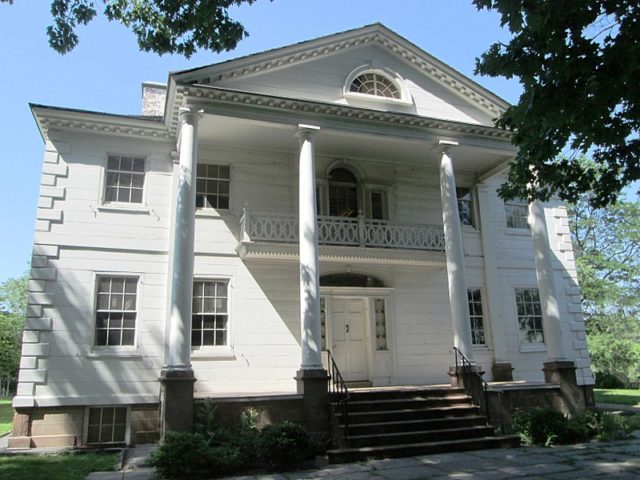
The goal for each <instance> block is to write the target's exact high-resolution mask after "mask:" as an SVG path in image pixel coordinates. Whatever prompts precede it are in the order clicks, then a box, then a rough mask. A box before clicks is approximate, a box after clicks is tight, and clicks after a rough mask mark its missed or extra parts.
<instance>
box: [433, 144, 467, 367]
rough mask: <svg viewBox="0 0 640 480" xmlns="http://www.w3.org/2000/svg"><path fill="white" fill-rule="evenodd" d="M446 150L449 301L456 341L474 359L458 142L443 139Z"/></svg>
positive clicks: (442, 175)
mask: <svg viewBox="0 0 640 480" xmlns="http://www.w3.org/2000/svg"><path fill="white" fill-rule="evenodd" d="M440 144H441V145H443V147H444V149H443V151H442V158H441V160H440V196H441V198H442V223H443V225H444V241H445V252H446V255H447V276H448V280H449V303H450V305H451V323H452V324H453V344H454V346H455V347H456V348H457V349H458V350H460V352H462V354H463V355H464V356H465V357H467V359H469V361H470V362H474V357H473V348H472V346H471V324H470V320H469V304H468V300H467V282H466V276H465V271H464V246H463V240H462V228H461V227H460V216H459V214H458V198H457V196H456V180H455V177H454V175H453V161H452V159H451V154H450V147H451V146H452V145H457V143H448V142H447V143H445V142H442V141H441V142H440Z"/></svg>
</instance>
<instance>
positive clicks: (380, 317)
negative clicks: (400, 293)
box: [373, 298, 387, 350]
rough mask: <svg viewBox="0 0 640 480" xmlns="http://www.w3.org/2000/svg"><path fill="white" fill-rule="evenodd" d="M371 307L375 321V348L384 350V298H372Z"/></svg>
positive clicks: (385, 321)
mask: <svg viewBox="0 0 640 480" xmlns="http://www.w3.org/2000/svg"><path fill="white" fill-rule="evenodd" d="M373 307H374V314H375V321H376V350H386V349H387V314H386V307H385V300H384V298H374V299H373Z"/></svg>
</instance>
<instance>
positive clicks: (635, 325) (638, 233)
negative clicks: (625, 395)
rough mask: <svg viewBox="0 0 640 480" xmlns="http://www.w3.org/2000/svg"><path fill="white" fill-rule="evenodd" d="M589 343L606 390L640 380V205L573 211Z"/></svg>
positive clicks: (586, 205) (583, 202) (582, 203)
mask: <svg viewBox="0 0 640 480" xmlns="http://www.w3.org/2000/svg"><path fill="white" fill-rule="evenodd" d="M570 225H571V233H572V239H573V243H574V248H575V253H576V264H577V267H578V279H579V282H580V287H581V290H582V296H583V301H582V304H583V311H584V312H585V316H586V321H587V334H588V337H587V341H588V345H589V352H590V355H591V362H592V368H593V370H594V372H595V373H596V382H597V385H598V386H601V387H622V386H626V385H635V384H637V383H638V382H639V381H640V204H638V203H635V202H618V203H615V204H612V205H610V206H608V207H607V208H602V209H596V208H593V207H592V206H591V204H590V202H589V198H588V197H582V198H580V200H579V201H578V202H576V203H575V204H573V205H572V206H571V209H570Z"/></svg>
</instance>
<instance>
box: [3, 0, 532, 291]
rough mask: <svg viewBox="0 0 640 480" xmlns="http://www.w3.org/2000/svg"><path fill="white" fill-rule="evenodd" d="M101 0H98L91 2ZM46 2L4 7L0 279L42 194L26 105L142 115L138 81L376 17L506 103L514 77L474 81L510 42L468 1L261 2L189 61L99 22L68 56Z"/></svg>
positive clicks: (26, 235) (20, 248)
mask: <svg viewBox="0 0 640 480" xmlns="http://www.w3.org/2000/svg"><path fill="white" fill-rule="evenodd" d="M97 3H101V2H99V1H98V2H97ZM49 5H50V1H49V0H36V1H34V0H16V1H15V4H14V5H8V4H5V3H0V110H1V112H2V114H1V115H0V145H1V146H2V149H1V150H0V161H1V162H2V165H3V166H4V174H3V175H0V225H4V231H3V232H2V234H1V235H0V252H2V253H1V256H0V259H1V261H0V282H2V281H4V280H6V279H7V278H9V277H15V276H19V275H20V274H22V272H24V271H25V269H26V268H27V262H28V260H29V257H30V254H31V246H32V241H33V227H34V223H35V212H36V204H37V198H38V190H39V179H40V169H41V163H42V156H43V146H44V144H43V141H42V138H41V137H40V134H39V132H38V130H37V128H36V124H35V122H34V120H33V117H32V115H31V112H30V111H29V107H28V103H29V102H32V103H41V104H45V105H55V106H63V107H71V108H82V109H88V110H97V111H104V112H112V113H123V114H137V113H140V109H141V105H140V103H141V102H140V96H141V90H140V85H141V83H142V82H143V81H146V80H152V81H160V82H164V81H166V79H167V74H168V72H170V71H173V70H181V69H186V68H193V67H196V66H199V65H206V64H210V63H216V62H218V61H223V60H228V59H230V58H234V57H237V56H242V55H247V54H250V53H255V52H259V51H262V50H267V49H270V48H275V47H280V46H285V45H288V44H290V43H295V42H300V41H303V40H308V39H312V38H315V37H319V36H322V35H328V34H331V33H335V32H340V31H344V30H349V29H352V28H357V27H361V26H363V25H367V24H370V23H374V22H381V23H383V24H384V25H386V26H387V27H389V28H391V29H392V30H394V31H395V32H397V33H398V34H400V35H402V36H403V37H405V38H406V39H408V40H409V41H411V42H413V43H415V44H416V45H418V46H419V47H421V48H422V49H424V50H426V51H427V52H429V53H430V54H432V55H434V56H435V57H437V58H439V59H440V60H442V61H444V62H446V63H448V64H449V65H451V66H452V67H453V68H455V69H457V70H458V71H460V72H462V73H463V74H465V75H468V76H470V77H472V78H474V79H475V80H476V81H478V82H479V83H480V84H482V85H483V86H484V87H486V88H488V89H489V90H492V91H493V92H494V93H496V94H498V95H500V96H501V97H502V98H504V99H505V100H507V101H509V102H515V101H516V100H517V98H518V95H519V93H520V88H519V85H518V83H517V81H515V80H511V81H506V80H504V79H491V78H476V77H474V75H473V68H474V63H475V58H476V57H478V56H479V55H480V54H481V53H482V52H483V51H485V50H486V49H487V48H488V46H489V45H490V44H491V43H493V42H495V41H499V40H501V41H506V40H507V39H508V38H509V36H508V32H506V31H504V30H503V29H501V28H500V23H499V17H498V16H497V15H496V14H494V13H488V12H486V11H485V12H478V11H477V10H476V9H475V8H474V6H473V5H472V4H471V0H447V1H443V0H401V1H396V2H389V1H388V0H386V1H382V0H275V1H274V2H270V1H267V0H258V2H257V3H256V4H255V5H253V6H249V7H242V8H240V9H236V10H234V18H237V19H238V20H240V21H242V23H243V24H244V25H245V27H246V28H247V29H248V30H249V33H250V36H249V38H247V39H245V40H244V41H242V42H241V43H240V45H239V46H238V48H237V49H236V50H234V51H233V52H228V53H222V54H215V53H211V52H199V53H198V54H196V55H194V56H193V57H192V58H191V59H189V60H187V59H185V58H183V57H179V56H162V57H160V56H158V55H156V54H153V53H142V52H139V51H138V47H137V44H136V42H135V38H134V37H133V34H131V33H130V32H129V31H128V30H127V29H126V28H124V27H122V26H120V25H119V24H116V23H113V22H108V21H107V20H106V19H104V18H103V17H100V18H98V19H97V20H95V21H93V22H92V23H91V24H89V25H88V26H86V27H82V28H80V29H78V33H79V35H80V44H79V45H78V47H76V49H75V50H74V51H73V52H71V53H70V54H67V55H65V56H61V55H59V54H57V53H55V52H54V51H53V50H51V48H49V45H48V43H47V37H46V33H45V29H46V26H47V25H48V24H49V23H50V14H49Z"/></svg>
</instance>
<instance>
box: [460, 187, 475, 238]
mask: <svg viewBox="0 0 640 480" xmlns="http://www.w3.org/2000/svg"><path fill="white" fill-rule="evenodd" d="M461 190H466V191H467V192H468V194H469V200H463V199H462V198H461V197H460V196H459V195H458V194H459V193H460V191H461ZM456 202H457V204H458V219H459V220H460V225H461V226H462V228H472V229H474V230H479V228H478V215H477V214H476V205H477V203H478V202H477V201H476V196H475V189H474V188H471V187H460V186H457V187H456ZM461 202H468V203H469V211H470V214H471V219H470V220H471V223H465V222H463V221H462V216H461V212H460V203H461Z"/></svg>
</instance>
